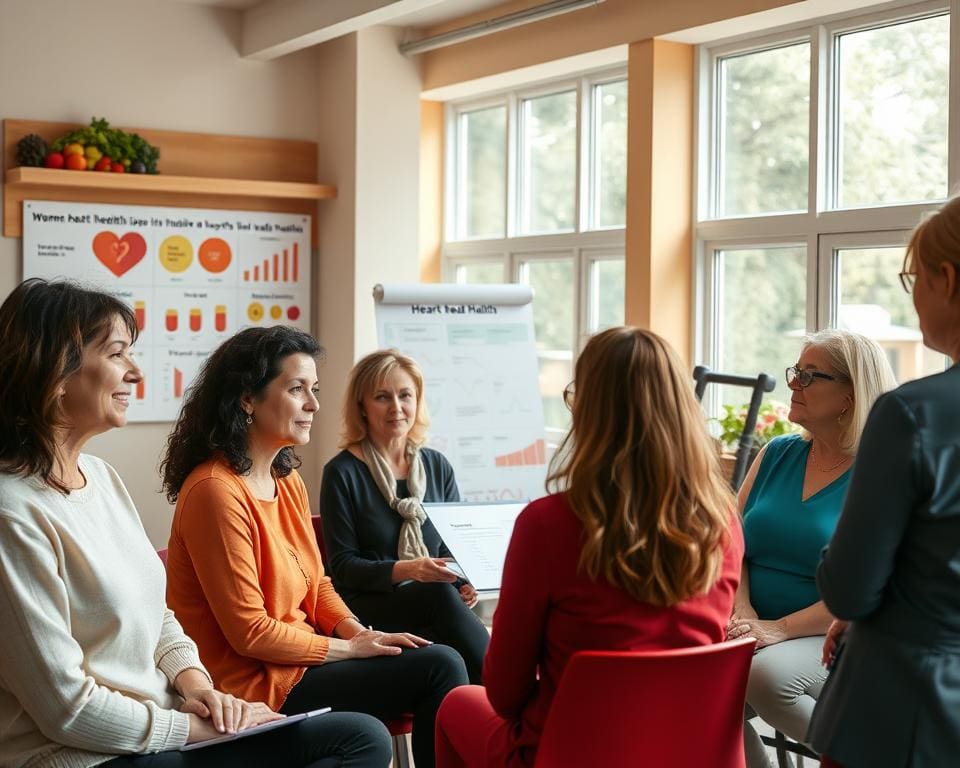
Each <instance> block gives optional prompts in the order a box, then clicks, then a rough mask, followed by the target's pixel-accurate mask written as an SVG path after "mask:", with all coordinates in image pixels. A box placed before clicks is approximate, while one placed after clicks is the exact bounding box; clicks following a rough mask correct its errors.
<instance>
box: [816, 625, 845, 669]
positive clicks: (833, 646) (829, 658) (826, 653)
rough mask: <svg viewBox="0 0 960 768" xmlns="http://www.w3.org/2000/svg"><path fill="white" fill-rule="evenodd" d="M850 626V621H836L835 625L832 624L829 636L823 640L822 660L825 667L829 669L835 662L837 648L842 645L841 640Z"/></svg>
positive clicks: (828, 632) (828, 631)
mask: <svg viewBox="0 0 960 768" xmlns="http://www.w3.org/2000/svg"><path fill="white" fill-rule="evenodd" d="M848 626H850V622H849V621H841V620H840V619H834V620H833V623H831V624H830V628H829V629H828V630H827V636H826V637H825V638H824V640H823V658H822V659H821V660H820V661H821V662H822V663H823V666H825V667H829V666H830V664H831V663H832V662H833V657H834V655H835V654H836V652H837V646H838V645H839V644H840V638H842V637H843V633H844V632H846V631H847V627H848Z"/></svg>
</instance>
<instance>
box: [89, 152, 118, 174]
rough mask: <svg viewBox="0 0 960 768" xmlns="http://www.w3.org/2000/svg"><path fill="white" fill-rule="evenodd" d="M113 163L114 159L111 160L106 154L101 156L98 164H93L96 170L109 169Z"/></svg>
mask: <svg viewBox="0 0 960 768" xmlns="http://www.w3.org/2000/svg"><path fill="white" fill-rule="evenodd" d="M111 165H113V160H111V159H110V158H109V157H107V156H106V155H104V156H103V157H101V158H100V159H99V160H97V164H96V165H95V166H93V170H95V171H109V170H110V166H111Z"/></svg>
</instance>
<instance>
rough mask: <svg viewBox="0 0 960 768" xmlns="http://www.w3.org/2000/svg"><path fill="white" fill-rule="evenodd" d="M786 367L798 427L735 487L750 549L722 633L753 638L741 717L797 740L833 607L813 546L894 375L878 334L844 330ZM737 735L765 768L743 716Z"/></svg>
mask: <svg viewBox="0 0 960 768" xmlns="http://www.w3.org/2000/svg"><path fill="white" fill-rule="evenodd" d="M786 375H787V386H788V387H790V389H791V391H792V396H791V399H790V420H791V421H793V422H794V423H796V424H799V425H800V426H802V427H803V428H804V432H803V434H802V435H785V436H783V437H780V438H777V439H775V440H772V441H771V442H770V443H768V444H767V445H766V446H765V447H764V449H763V450H762V451H761V452H760V454H759V455H758V456H757V459H756V461H754V463H753V465H752V466H751V467H750V472H749V473H748V474H747V477H746V480H744V483H743V487H742V488H741V489H740V495H739V505H740V511H741V513H742V514H743V531H744V539H745V541H746V554H745V555H744V560H743V570H742V573H741V579H740V587H739V589H738V590H737V597H736V601H735V603H734V610H733V616H732V617H731V619H730V624H729V627H728V629H727V636H728V637H729V638H731V639H734V638H740V637H754V638H756V640H757V648H758V651H757V653H756V655H755V656H754V659H753V665H752V667H751V670H750V679H749V682H748V683H747V717H748V718H752V717H753V716H754V715H759V716H760V717H762V718H763V719H764V720H765V721H766V722H768V723H769V724H770V725H772V726H773V727H774V728H776V729H777V730H779V731H782V732H783V733H784V734H786V735H787V736H788V737H790V738H792V739H796V740H797V741H804V739H805V736H806V732H807V725H808V724H809V722H810V716H811V714H812V713H813V707H814V705H815V704H816V700H817V697H818V696H819V694H820V690H821V688H822V687H823V683H824V681H825V680H826V676H827V671H826V670H825V669H824V668H823V666H822V665H821V662H820V658H821V647H822V646H823V639H824V635H825V633H826V631H827V628H828V627H829V626H830V622H831V620H832V618H833V617H832V616H831V615H830V612H829V611H828V610H827V609H826V607H825V606H824V604H823V602H822V601H821V600H820V596H819V594H818V593H817V585H816V580H815V574H816V569H817V563H818V562H819V559H820V551H821V550H822V549H823V547H824V546H826V544H827V542H828V541H829V540H830V537H831V536H832V535H833V530H834V528H835V527H836V525H837V519H838V518H839V516H840V510H841V509H842V508H843V499H844V496H845V495H846V492H847V485H848V484H849V482H850V469H851V467H852V465H853V459H854V457H855V455H856V452H857V446H858V444H859V442H860V434H861V432H862V431H863V425H864V424H865V423H866V420H867V414H868V413H869V412H870V408H871V406H872V405H873V403H874V401H875V400H876V399H877V397H879V396H880V395H881V394H882V393H883V392H885V391H887V390H889V389H892V388H893V387H894V386H896V382H895V380H894V378H893V371H892V370H891V369H890V364H889V362H888V361H887V358H886V355H885V354H884V352H883V350H882V349H881V348H880V346H879V345H878V344H877V343H876V342H874V341H872V340H870V339H868V338H867V337H865V336H861V335H859V334H856V333H850V332H847V331H840V330H826V331H821V332H820V333H817V334H815V335H813V336H811V337H810V338H808V339H807V342H806V344H804V347H803V350H802V351H801V353H800V359H799V361H798V362H797V364H796V365H792V366H790V367H789V368H787V371H786ZM744 740H745V749H746V756H747V765H748V766H749V768H767V766H769V759H768V757H767V754H766V751H765V750H764V747H763V744H762V743H761V741H760V738H759V736H758V735H757V733H756V731H755V730H754V729H753V727H752V726H751V725H750V724H749V723H747V724H746V725H745V728H744Z"/></svg>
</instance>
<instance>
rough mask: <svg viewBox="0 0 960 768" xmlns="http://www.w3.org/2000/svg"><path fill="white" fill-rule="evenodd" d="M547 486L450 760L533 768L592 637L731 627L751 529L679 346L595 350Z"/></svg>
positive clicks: (619, 335) (694, 638) (685, 636)
mask: <svg viewBox="0 0 960 768" xmlns="http://www.w3.org/2000/svg"><path fill="white" fill-rule="evenodd" d="M565 394H566V399H567V403H568V405H569V406H570V407H571V410H572V413H573V424H572V427H571V429H570V432H569V434H568V435H567V436H566V438H565V439H564V441H563V443H562V444H561V446H560V448H559V449H558V451H557V453H556V454H555V456H554V459H553V466H552V471H551V473H550V476H549V478H548V490H550V489H552V490H553V491H554V493H552V494H551V495H549V496H546V497H544V498H542V499H539V500H537V501H535V502H533V503H531V504H530V505H529V506H528V507H527V508H526V509H525V510H524V511H523V512H522V513H521V515H520V517H519V518H518V519H517V522H516V526H515V527H514V530H513V537H512V539H511V541H510V548H509V550H508V552H507V559H506V564H505V566H504V574H503V584H502V588H501V593H500V603H499V606H498V607H497V613H496V616H495V617H494V623H493V636H492V638H491V641H490V649H489V651H488V653H487V657H486V661H485V665H484V683H485V684H486V689H483V688H480V687H478V686H465V687H462V688H459V689H456V690H454V691H452V692H451V693H450V694H448V696H447V698H446V699H445V700H444V703H443V705H442V707H441V709H440V713H439V715H438V719H437V765H438V766H440V767H441V768H444V767H446V768H455V767H458V766H465V765H467V764H469V765H471V766H474V765H485V766H510V767H511V768H520V767H521V766H532V765H533V764H534V761H535V759H536V752H537V744H538V742H539V738H540V733H541V731H542V730H543V726H544V723H545V721H546V718H547V713H548V711H549V709H550V703H551V701H552V699H553V695H554V693H555V692H556V689H557V685H558V683H559V681H560V677H561V675H562V673H563V670H564V667H565V666H566V664H567V662H568V661H569V659H570V657H571V656H572V655H573V654H574V653H576V652H577V651H581V650H657V649H667V648H683V647H690V646H696V645H705V644H709V643H715V642H719V641H721V640H723V638H724V631H725V628H726V623H727V617H728V616H729V612H730V610H731V608H732V606H733V597H734V593H735V592H736V588H737V582H738V580H739V570H740V559H741V558H742V556H743V537H742V534H741V532H740V528H739V525H738V523H737V522H736V518H735V515H734V512H733V510H734V501H733V496H732V494H731V492H730V490H729V488H728V487H727V485H726V482H725V481H724V479H723V477H722V475H721V472H720V468H719V465H718V461H717V457H716V454H715V452H714V449H713V446H712V444H711V441H710V438H709V436H708V434H707V429H706V425H705V422H704V418H703V414H702V413H701V411H700V407H699V405H698V403H697V402H696V399H695V398H694V395H693V389H692V386H691V382H690V377H689V376H688V375H687V373H686V371H685V369H684V368H683V366H682V364H681V363H680V361H679V359H678V358H677V356H676V353H675V352H674V351H673V350H672V349H671V348H670V346H669V345H668V344H667V343H666V342H665V341H664V340H663V339H662V338H660V337H659V336H657V335H656V334H654V333H652V332H650V331H645V330H642V329H639V328H629V327H619V328H610V329H609V330H606V331H603V332H602V333H599V334H597V335H596V336H594V337H593V338H592V339H591V340H590V341H589V343H588V344H587V345H586V347H585V348H584V350H583V352H582V353H581V355H580V357H579V359H578V361H577V366H576V373H575V378H574V382H573V383H572V384H571V386H570V387H569V388H568V389H567V392H566V393H565Z"/></svg>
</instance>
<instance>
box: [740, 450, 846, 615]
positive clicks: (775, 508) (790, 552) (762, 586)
mask: <svg viewBox="0 0 960 768" xmlns="http://www.w3.org/2000/svg"><path fill="white" fill-rule="evenodd" d="M810 447H811V442H810V441H809V440H805V439H804V438H803V437H801V436H800V435H786V436H784V437H780V438H777V439H776V440H774V441H773V442H771V443H770V445H769V446H767V449H766V450H765V451H764V456H763V461H762V462H761V463H760V466H759V469H758V470H757V474H756V478H755V479H754V481H753V487H752V488H751V489H750V495H749V497H748V498H747V502H746V504H745V505H744V507H743V533H744V539H745V541H746V545H747V549H746V557H745V560H746V563H745V564H746V566H747V573H748V579H749V581H750V602H751V605H753V609H754V610H755V611H756V612H757V616H758V617H759V618H761V619H779V618H780V617H782V616H787V615H789V614H791V613H796V612H797V611H800V610H802V609H804V608H806V607H807V606H810V605H813V604H814V603H816V602H817V601H818V600H819V599H820V596H819V595H818V594H817V584H816V579H815V575H816V570H817V565H818V564H819V563H820V552H821V550H822V549H823V548H824V547H825V546H826V545H827V542H829V541H830V537H831V535H833V530H834V528H836V526H837V519H838V518H839V516H840V510H841V509H842V507H843V499H844V496H846V493H847V485H848V483H849V482H850V465H851V462H850V461H841V462H840V467H838V469H837V471H838V472H840V475H839V476H838V477H837V478H836V479H835V480H833V481H832V482H830V484H829V485H827V486H826V487H824V488H822V489H821V490H819V491H817V492H816V493H814V494H813V495H812V496H810V497H809V498H807V499H804V498H803V480H804V476H805V475H806V472H807V463H808V462H809V455H810Z"/></svg>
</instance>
